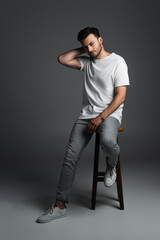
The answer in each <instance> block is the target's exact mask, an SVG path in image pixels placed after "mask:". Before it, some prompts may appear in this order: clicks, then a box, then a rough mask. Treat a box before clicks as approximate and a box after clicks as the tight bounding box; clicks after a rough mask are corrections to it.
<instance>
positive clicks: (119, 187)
mask: <svg viewBox="0 0 160 240" xmlns="http://www.w3.org/2000/svg"><path fill="white" fill-rule="evenodd" d="M117 142H118V138H117ZM116 171H117V194H118V201H119V202H120V209H121V210H124V201H123V188H122V175H121V166H120V154H119V155H118V162H117V165H116Z"/></svg>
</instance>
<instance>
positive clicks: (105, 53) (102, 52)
mask: <svg viewBox="0 0 160 240" xmlns="http://www.w3.org/2000/svg"><path fill="white" fill-rule="evenodd" d="M110 54H111V53H109V52H107V51H105V50H104V49H102V51H101V53H100V54H99V55H98V57H97V58H96V59H101V58H105V57H107V56H109V55H110Z"/></svg>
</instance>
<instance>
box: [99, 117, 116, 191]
mask: <svg viewBox="0 0 160 240" xmlns="http://www.w3.org/2000/svg"><path fill="white" fill-rule="evenodd" d="M119 127H120V123H119V121H118V120H117V119H116V118H114V117H111V116H109V117H107V118H106V119H105V120H104V121H103V122H102V123H101V124H100V125H99V127H98V128H97V131H98V132H99V134H100V144H101V147H102V150H103V152H104V153H105V154H106V174H105V179H104V184H105V186H108V187H109V186H111V185H112V184H113V183H114V182H115V179H116V168H115V167H116V164H117V161H118V154H119V152H120V147H119V145H118V143H117V136H118V128H119Z"/></svg>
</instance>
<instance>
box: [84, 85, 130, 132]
mask: <svg viewBox="0 0 160 240" xmlns="http://www.w3.org/2000/svg"><path fill="white" fill-rule="evenodd" d="M126 91H127V87H126V86H120V87H116V88H115V97H114V99H113V100H112V102H111V103H110V105H109V106H108V107H107V108H106V109H105V110H104V111H103V112H102V113H100V114H99V115H98V116H97V117H96V118H93V119H92V120H91V121H90V122H89V124H88V132H92V131H93V132H94V131H96V129H97V127H98V126H99V125H100V123H101V122H102V121H103V120H104V119H105V118H107V117H108V116H109V115H110V114H111V113H113V112H114V111H115V110H116V109H117V108H118V107H119V106H120V105H121V104H122V103H123V102H124V101H125V97H126Z"/></svg>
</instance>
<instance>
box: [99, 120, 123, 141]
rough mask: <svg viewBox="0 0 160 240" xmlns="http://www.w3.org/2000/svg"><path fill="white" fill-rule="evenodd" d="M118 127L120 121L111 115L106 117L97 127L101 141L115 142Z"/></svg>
mask: <svg viewBox="0 0 160 240" xmlns="http://www.w3.org/2000/svg"><path fill="white" fill-rule="evenodd" d="M119 127H120V123H119V121H118V120H117V119H116V118H114V117H112V116H109V117H107V118H106V119H105V120H104V121H103V122H102V123H101V124H100V125H99V126H98V128H97V132H98V133H99V134H100V139H101V142H106V143H108V142H109V143H114V144H116V143H117V136H118V128H119Z"/></svg>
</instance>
